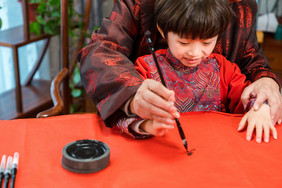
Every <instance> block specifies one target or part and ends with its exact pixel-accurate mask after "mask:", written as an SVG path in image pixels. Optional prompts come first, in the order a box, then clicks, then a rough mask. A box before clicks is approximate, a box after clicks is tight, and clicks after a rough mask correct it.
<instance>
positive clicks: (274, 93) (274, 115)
mask: <svg viewBox="0 0 282 188" xmlns="http://www.w3.org/2000/svg"><path fill="white" fill-rule="evenodd" d="M251 97H256V101H255V103H254V106H253V107H254V110H258V109H259V108H260V107H261V105H262V104H263V102H264V101H265V100H267V101H268V104H269V106H270V114H271V119H272V124H273V125H274V124H275V123H276V122H277V123H278V124H280V123H281V122H282V96H281V94H280V91H279V85H278V84H277V83H276V82H275V81H274V80H273V79H272V78H268V77H263V78H260V79H258V80H257V81H255V82H253V83H252V84H251V85H249V86H248V87H246V88H245V89H244V91H243V93H242V95H241V101H242V103H243V105H244V107H246V105H247V103H248V101H249V99H250V98H251Z"/></svg>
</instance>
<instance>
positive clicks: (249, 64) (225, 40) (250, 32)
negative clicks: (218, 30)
mask: <svg viewBox="0 0 282 188" xmlns="http://www.w3.org/2000/svg"><path fill="white" fill-rule="evenodd" d="M153 6H154V0H119V1H117V3H116V4H115V6H114V8H113V11H112V13H111V15H110V17H109V18H105V19H104V20H103V22H102V25H101V28H100V30H99V32H98V33H96V32H95V33H93V34H92V38H91V42H90V43H89V45H88V46H86V47H85V48H83V49H82V50H81V51H80V54H79V57H78V59H79V61H80V63H81V77H82V83H83V85H84V87H85V90H86V92H87V93H88V95H89V96H90V97H91V98H92V100H93V101H94V103H95V105H96V107H97V109H98V110H99V113H100V115H101V117H102V119H103V120H104V121H105V123H106V125H107V126H111V125H112V123H114V122H116V121H117V120H118V118H119V117H120V115H122V114H123V112H122V110H120V107H121V106H122V105H123V104H124V103H125V102H126V101H127V100H128V99H129V98H130V97H131V96H132V95H134V94H135V92H136V91H137V89H138V88H139V86H140V85H141V83H142V81H143V80H142V78H141V77H140V76H139V74H138V73H137V71H136V70H135V68H134V65H133V63H132V62H134V61H135V60H136V58H137V57H139V56H142V55H145V54H149V50H148V47H147V44H146V40H145V37H144V33H145V32H146V31H147V30H150V31H151V32H152V35H151V37H152V41H153V44H154V46H155V49H156V50H157V49H164V48H167V44H166V42H165V40H164V39H163V38H162V37H161V35H160V34H159V33H158V32H157V29H156V24H155V23H154V18H153ZM230 6H231V7H232V9H233V10H234V12H235V14H236V16H233V18H232V19H231V22H230V25H229V26H228V28H227V30H226V32H225V33H223V34H222V35H221V36H219V39H218V43H217V45H216V47H215V50H214V52H215V53H219V54H222V55H223V56H225V57H226V58H227V59H228V60H229V61H231V62H235V63H236V64H237V65H238V66H239V67H240V69H241V70H242V73H244V74H245V75H246V76H247V79H248V80H251V81H255V80H257V79H259V78H261V77H264V76H268V77H272V78H273V79H275V80H276V81H277V83H279V84H281V82H280V80H279V78H278V76H277V75H275V74H274V73H273V72H271V70H270V67H269V64H268V62H267V60H266V58H265V56H264V54H263V52H262V50H261V48H260V46H259V45H258V43H257V38H256V30H255V24H254V23H255V16H256V12H257V4H256V1H255V0H242V1H239V2H238V1H235V2H232V3H230Z"/></svg>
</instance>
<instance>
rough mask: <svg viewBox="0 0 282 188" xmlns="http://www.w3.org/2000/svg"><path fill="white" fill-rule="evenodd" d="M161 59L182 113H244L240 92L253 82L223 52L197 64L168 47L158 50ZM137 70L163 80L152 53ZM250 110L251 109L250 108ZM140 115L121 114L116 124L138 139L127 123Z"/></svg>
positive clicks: (176, 104) (137, 65)
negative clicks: (186, 62) (189, 63)
mask: <svg viewBox="0 0 282 188" xmlns="http://www.w3.org/2000/svg"><path fill="white" fill-rule="evenodd" d="M156 57H157V59H158V62H159V66H160V69H161V71H162V75H163V77H164V81H165V83H166V86H167V88H168V89H170V90H173V91H174V92H175V106H176V108H177V110H178V111H179V112H180V113H184V112H195V111H219V112H229V113H237V114H239V113H241V114H242V113H244V108H243V105H242V103H241V100H240V98H241V93H242V91H243V90H244V88H245V87H246V86H248V85H249V84H250V81H245V80H246V76H245V75H244V74H242V73H241V71H240V69H239V67H238V65H236V64H235V63H231V62H229V61H227V60H226V58H225V57H223V56H222V55H220V54H211V55H209V57H207V58H205V59H204V60H202V62H201V63H200V64H199V65H198V66H196V67H187V66H184V65H183V64H182V63H181V62H180V61H179V60H178V59H176V58H175V57H174V56H173V55H172V54H171V53H170V51H169V50H158V51H157V52H156ZM135 67H136V70H137V71H138V72H139V74H140V75H141V77H142V78H143V79H154V80H157V81H159V82H161V79H160V77H159V73H158V71H157V67H156V65H155V62H154V59H153V57H152V55H146V56H142V57H140V58H138V59H137V60H136V63H135ZM247 110H249V109H247ZM140 120H141V118H140V117H138V116H136V117H127V116H124V115H122V116H120V118H119V121H118V123H117V127H118V128H119V129H120V130H121V131H122V132H125V133H127V134H129V135H131V136H133V137H135V138H140V137H141V138H144V137H147V136H148V135H139V134H137V133H135V132H133V131H131V130H130V129H129V128H128V126H129V125H130V124H131V123H136V122H137V121H140Z"/></svg>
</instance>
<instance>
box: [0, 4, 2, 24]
mask: <svg viewBox="0 0 282 188" xmlns="http://www.w3.org/2000/svg"><path fill="white" fill-rule="evenodd" d="M1 8H2V7H0V9H1ZM1 27H2V19H1V18H0V29H1Z"/></svg>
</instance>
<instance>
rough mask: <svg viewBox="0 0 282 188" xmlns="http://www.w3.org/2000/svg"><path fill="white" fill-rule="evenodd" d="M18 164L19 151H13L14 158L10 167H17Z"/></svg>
mask: <svg viewBox="0 0 282 188" xmlns="http://www.w3.org/2000/svg"><path fill="white" fill-rule="evenodd" d="M18 164H19V153H18V152H15V153H14V158H13V165H12V168H18Z"/></svg>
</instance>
